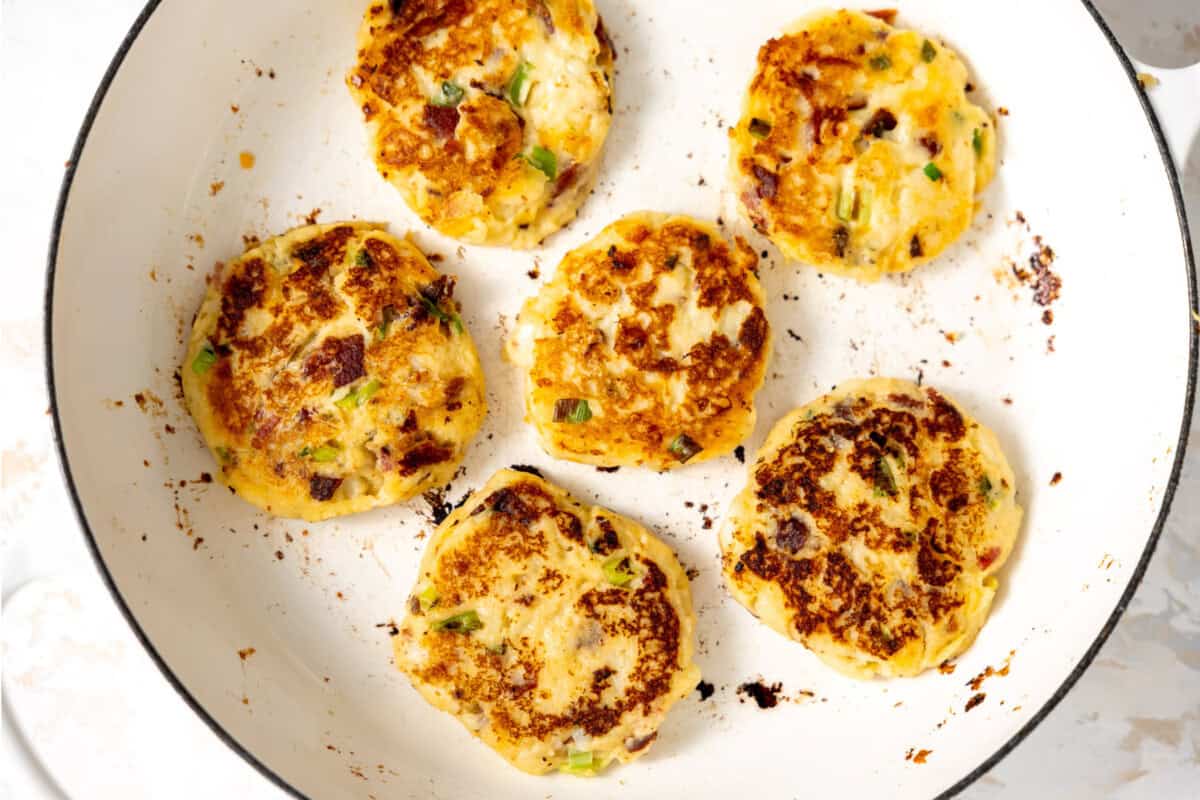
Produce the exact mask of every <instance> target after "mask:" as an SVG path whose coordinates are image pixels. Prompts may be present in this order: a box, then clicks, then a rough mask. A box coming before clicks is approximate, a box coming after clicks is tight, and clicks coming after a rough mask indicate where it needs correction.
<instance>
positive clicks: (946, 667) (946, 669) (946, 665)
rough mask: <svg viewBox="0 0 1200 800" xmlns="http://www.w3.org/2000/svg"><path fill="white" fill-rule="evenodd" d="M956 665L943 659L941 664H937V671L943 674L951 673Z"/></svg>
mask: <svg viewBox="0 0 1200 800" xmlns="http://www.w3.org/2000/svg"><path fill="white" fill-rule="evenodd" d="M957 667H958V665H957V664H952V663H950V662H949V661H943V662H942V663H941V664H938V672H940V673H942V674H943V675H953V674H954V670H955V668H957Z"/></svg>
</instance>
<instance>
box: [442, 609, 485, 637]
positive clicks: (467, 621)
mask: <svg viewBox="0 0 1200 800" xmlns="http://www.w3.org/2000/svg"><path fill="white" fill-rule="evenodd" d="M482 627H483V623H482V622H481V621H480V619H479V615H478V614H477V613H475V612H474V611H464V612H462V613H461V614H455V615H454V616H452V617H446V618H445V619H443V620H439V621H438V622H435V623H433V625H432V626H431V628H432V629H433V630H435V631H453V632H454V633H470V632H471V631H477V630H479V629H480V628H482Z"/></svg>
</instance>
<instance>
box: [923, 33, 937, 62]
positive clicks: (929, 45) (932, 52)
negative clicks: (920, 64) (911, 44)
mask: <svg viewBox="0 0 1200 800" xmlns="http://www.w3.org/2000/svg"><path fill="white" fill-rule="evenodd" d="M935 58H937V50H936V49H934V46H933V42H931V41H929V40H928V39H926V40H925V43H924V44H922V45H921V60H922V61H924V62H925V63H926V64H928V63H929V62H930V61H933V60H934V59H935Z"/></svg>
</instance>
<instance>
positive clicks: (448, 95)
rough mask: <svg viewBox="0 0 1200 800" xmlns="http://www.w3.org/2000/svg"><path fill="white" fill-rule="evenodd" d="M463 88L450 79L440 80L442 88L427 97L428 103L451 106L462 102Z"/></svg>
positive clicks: (444, 106)
mask: <svg viewBox="0 0 1200 800" xmlns="http://www.w3.org/2000/svg"><path fill="white" fill-rule="evenodd" d="M463 94H464V92H463V88H462V87H461V86H459V85H458V84H456V83H454V82H452V81H442V88H441V91H439V92H438V93H437V94H435V95H434V96H433V97H431V98H429V104H430V105H434V106H442V107H443V108H453V107H454V106H456V105H458V104H459V103H461V102H462V99H463Z"/></svg>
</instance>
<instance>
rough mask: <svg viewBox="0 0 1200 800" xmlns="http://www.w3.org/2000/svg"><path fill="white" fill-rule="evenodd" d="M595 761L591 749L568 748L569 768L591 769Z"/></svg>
mask: <svg viewBox="0 0 1200 800" xmlns="http://www.w3.org/2000/svg"><path fill="white" fill-rule="evenodd" d="M593 763H594V761H593V759H592V753H591V751H590V750H568V751H567V769H573V770H578V769H591V768H592V764H593Z"/></svg>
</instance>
